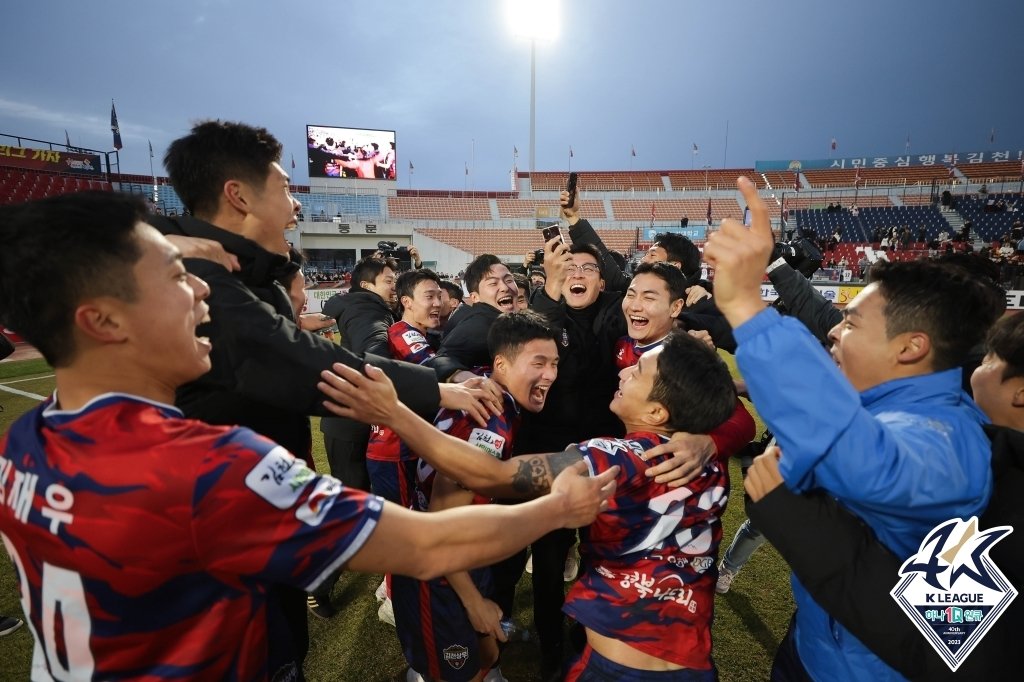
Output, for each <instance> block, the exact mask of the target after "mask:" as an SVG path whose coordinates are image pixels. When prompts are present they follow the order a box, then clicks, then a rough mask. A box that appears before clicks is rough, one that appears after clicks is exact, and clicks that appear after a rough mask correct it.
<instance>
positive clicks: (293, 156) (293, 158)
mask: <svg viewBox="0 0 1024 682" xmlns="http://www.w3.org/2000/svg"><path fill="white" fill-rule="evenodd" d="M292 170H295V155H294V154H292Z"/></svg>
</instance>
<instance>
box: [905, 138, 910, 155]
mask: <svg viewBox="0 0 1024 682" xmlns="http://www.w3.org/2000/svg"><path fill="white" fill-rule="evenodd" d="M906 150H907V153H908V154H909V153H910V135H909V134H908V135H907V144H906Z"/></svg>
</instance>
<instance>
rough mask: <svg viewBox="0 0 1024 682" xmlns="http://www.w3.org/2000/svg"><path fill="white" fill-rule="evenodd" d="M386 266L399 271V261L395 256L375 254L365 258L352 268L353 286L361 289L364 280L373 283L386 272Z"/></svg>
mask: <svg viewBox="0 0 1024 682" xmlns="http://www.w3.org/2000/svg"><path fill="white" fill-rule="evenodd" d="M384 268H391V269H392V270H394V271H395V272H398V263H397V262H396V261H395V259H394V258H374V257H373V256H367V257H366V258H363V259H362V260H360V261H359V262H358V263H356V266H355V267H354V268H352V288H354V289H361V288H362V286H361V283H362V282H369V283H370V284H373V283H374V282H376V281H377V278H378V277H380V273H382V272H384Z"/></svg>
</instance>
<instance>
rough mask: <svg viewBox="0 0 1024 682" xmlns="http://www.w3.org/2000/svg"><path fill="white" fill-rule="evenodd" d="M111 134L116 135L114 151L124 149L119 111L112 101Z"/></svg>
mask: <svg viewBox="0 0 1024 682" xmlns="http://www.w3.org/2000/svg"><path fill="white" fill-rule="evenodd" d="M110 132H112V133H114V149H122V148H123V147H124V145H123V144H121V127H120V126H118V125H117V109H115V108H114V100H110Z"/></svg>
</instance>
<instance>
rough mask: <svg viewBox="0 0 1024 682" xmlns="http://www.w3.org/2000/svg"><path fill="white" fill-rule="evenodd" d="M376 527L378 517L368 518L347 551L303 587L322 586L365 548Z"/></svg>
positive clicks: (314, 588)
mask: <svg viewBox="0 0 1024 682" xmlns="http://www.w3.org/2000/svg"><path fill="white" fill-rule="evenodd" d="M378 499H380V498H378ZM380 502H381V504H383V502H384V500H382V499H380ZM376 527H377V517H373V518H369V519H367V520H366V523H364V524H363V527H362V528H360V529H359V533H358V534H357V535H356V537H355V538H354V539H353V540H352V542H350V543H349V544H348V547H346V548H345V551H344V552H342V553H341V555H340V556H339V557H338V558H337V559H335V560H334V561H332V562H331V563H329V564H328V565H327V567H326V568H325V569H324V570H322V571H321V572H320V574H319V575H318V576H316V577H315V578H314V579H313V580H311V581H310V582H309V584H308V585H306V586H305V587H303V588H302V589H304V590H305V591H306V592H313V591H314V590H316V589H317V588H318V587H320V584H321V583H323V581H324V580H326V579H327V578H328V577H329V576H330V575H332V574H333V573H334V572H335V571H337V570H338V569H339V568H340V567H341V566H343V565H345V564H346V563H348V561H349V559H351V558H352V557H353V556H354V555H355V553H356V552H358V551H359V550H360V549H362V548H363V545H364V544H366V541H367V540H368V539H369V537H370V534H371V533H373V531H374V529H375V528H376Z"/></svg>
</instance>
